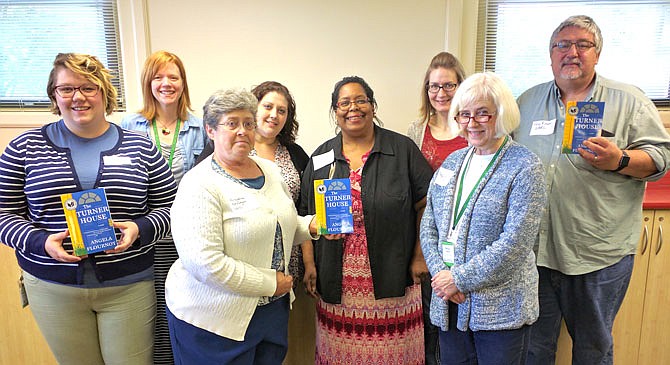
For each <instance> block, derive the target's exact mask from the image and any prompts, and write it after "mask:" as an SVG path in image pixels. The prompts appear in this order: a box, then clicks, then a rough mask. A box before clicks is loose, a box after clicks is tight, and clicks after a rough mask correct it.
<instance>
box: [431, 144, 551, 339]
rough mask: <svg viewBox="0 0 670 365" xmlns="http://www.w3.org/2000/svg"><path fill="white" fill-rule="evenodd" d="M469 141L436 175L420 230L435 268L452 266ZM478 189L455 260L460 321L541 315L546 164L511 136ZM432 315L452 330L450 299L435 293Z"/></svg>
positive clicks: (484, 324) (519, 322)
mask: <svg viewBox="0 0 670 365" xmlns="http://www.w3.org/2000/svg"><path fill="white" fill-rule="evenodd" d="M470 149H471V147H468V148H464V149H461V150H458V151H456V152H454V153H453V154H451V155H450V156H449V157H447V159H446V160H445V161H444V162H443V163H442V166H441V167H440V169H438V170H437V171H436V173H435V175H434V176H433V179H432V181H431V183H430V188H429V190H428V195H427V205H426V210H425V212H424V214H423V218H422V220H421V232H420V237H421V248H422V250H423V254H424V257H425V259H426V263H427V264H428V269H429V270H430V273H431V275H433V276H435V275H436V274H437V273H438V272H439V271H441V270H447V267H446V265H445V264H444V261H443V259H442V251H441V247H440V245H441V242H443V241H446V238H447V236H448V234H449V228H450V227H449V223H450V221H451V215H452V213H453V206H452V204H453V201H454V191H455V188H456V180H457V177H458V174H459V172H460V169H461V166H462V165H463V161H464V159H465V157H466V156H467V153H468V151H469V150H470ZM475 189H476V190H475V192H474V194H473V196H472V199H471V200H470V201H469V202H468V205H467V207H466V210H465V212H464V214H463V217H462V218H461V220H462V222H461V224H462V226H461V230H460V232H459V235H458V241H457V243H456V246H455V260H454V266H453V267H452V268H451V273H452V275H453V277H454V282H455V284H456V286H457V287H458V289H459V290H460V291H461V292H463V293H464V294H465V296H466V300H465V302H463V303H461V304H460V305H459V306H458V328H459V329H460V330H462V331H465V330H467V329H471V330H473V331H479V330H488V331H491V330H507V329H516V328H520V327H521V326H523V325H526V324H532V323H533V322H535V320H537V317H538V315H539V304H538V292H537V286H538V274H537V268H536V266H535V254H534V253H533V246H534V244H535V242H536V237H537V234H538V229H539V226H540V217H541V216H542V211H543V209H544V206H545V202H546V192H545V188H544V172H543V167H542V164H541V162H540V160H539V159H538V157H537V156H535V154H533V153H532V152H531V151H530V150H528V149H527V148H526V147H523V146H521V145H519V144H518V143H516V142H514V141H512V140H511V139H510V140H509V141H508V142H506V143H505V144H504V146H503V147H502V150H501V152H500V156H499V157H498V158H497V160H496V161H495V162H494V164H493V166H492V167H491V169H490V170H489V171H488V172H487V173H486V175H485V176H484V178H483V179H482V181H481V183H480V184H479V186H478V187H476V188H475ZM430 319H431V322H432V323H433V324H434V325H436V326H439V327H440V328H442V330H443V331H446V330H447V327H448V323H449V319H448V306H447V302H445V301H444V300H442V299H441V298H439V297H438V296H436V295H435V294H434V293H433V297H432V301H431V305H430Z"/></svg>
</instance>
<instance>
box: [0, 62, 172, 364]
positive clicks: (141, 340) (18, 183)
mask: <svg viewBox="0 0 670 365" xmlns="http://www.w3.org/2000/svg"><path fill="white" fill-rule="evenodd" d="M110 80H111V75H110V74H109V72H108V71H107V70H106V69H105V68H104V66H103V65H102V63H100V61H99V60H98V59H97V58H96V57H94V56H90V55H83V54H75V53H61V54H59V55H58V56H56V59H55V60H54V64H53V69H52V71H51V74H50V75H49V81H48V83H47V94H48V95H49V98H50V99H51V109H52V111H53V112H54V113H55V114H57V115H60V116H61V119H60V120H59V121H57V122H54V123H50V124H46V125H44V126H43V127H40V128H37V129H33V130H30V131H27V132H25V133H23V134H21V135H20V136H18V137H16V138H15V139H14V140H12V141H11V142H10V143H9V145H8V146H7V148H6V149H5V151H4V153H3V154H2V156H1V157H0V171H2V174H0V242H3V243H4V244H6V245H8V246H10V247H12V248H14V250H15V252H16V257H17V259H18V262H19V266H20V267H21V269H22V270H23V279H24V282H25V289H26V293H27V296H28V301H29V303H30V308H31V311H32V313H33V316H34V317H35V320H36V322H37V324H38V326H39V328H40V330H41V331H42V334H43V335H44V338H45V339H46V340H47V343H48V344H49V347H50V348H51V351H52V352H53V354H54V356H55V357H56V360H57V361H58V363H60V364H74V365H76V364H83V365H84V364H85V365H91V364H101V365H102V364H152V349H153V326H154V317H155V313H156V312H155V309H156V297H155V295H154V282H153V264H154V245H155V244H156V242H157V241H158V240H160V239H162V238H164V237H166V236H167V235H169V232H170V219H169V218H170V217H169V214H170V206H171V205H172V201H173V200H174V196H175V193H176V190H177V187H176V185H175V182H174V179H173V177H172V173H170V169H169V167H168V164H167V163H166V162H165V159H163V158H162V156H161V155H160V153H159V152H158V150H156V148H155V147H154V146H153V145H152V144H151V142H150V141H149V140H147V139H146V138H144V137H143V136H141V135H139V134H138V133H134V132H129V131H126V130H123V129H122V128H120V127H118V126H116V125H115V124H114V123H111V122H109V121H107V120H106V117H105V116H106V115H109V114H111V113H112V112H113V111H114V108H115V106H116V95H117V94H116V90H115V89H114V86H112V83H111V81H110ZM93 188H102V189H104V190H105V194H106V196H107V201H108V203H109V211H110V213H111V216H112V219H113V222H114V228H115V229H116V234H117V246H116V247H114V248H113V249H111V250H107V251H104V252H97V253H92V254H89V255H87V256H82V257H79V256H75V255H73V253H72V243H71V239H70V232H69V231H68V229H67V223H66V219H65V214H64V212H63V207H62V204H61V198H60V196H61V195H62V194H68V193H73V192H78V191H82V190H88V189H93Z"/></svg>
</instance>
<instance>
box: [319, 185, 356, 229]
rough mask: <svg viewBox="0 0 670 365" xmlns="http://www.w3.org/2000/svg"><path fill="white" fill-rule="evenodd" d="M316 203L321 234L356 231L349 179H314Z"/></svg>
mask: <svg viewBox="0 0 670 365" xmlns="http://www.w3.org/2000/svg"><path fill="white" fill-rule="evenodd" d="M314 203H315V206H316V221H317V223H318V232H319V234H337V233H351V232H353V231H354V215H353V213H352V208H351V182H350V181H349V179H323V180H314Z"/></svg>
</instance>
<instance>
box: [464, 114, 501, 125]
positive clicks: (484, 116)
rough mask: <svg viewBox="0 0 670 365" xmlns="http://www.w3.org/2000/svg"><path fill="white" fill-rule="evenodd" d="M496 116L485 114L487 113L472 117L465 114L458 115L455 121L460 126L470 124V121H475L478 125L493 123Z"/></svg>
mask: <svg viewBox="0 0 670 365" xmlns="http://www.w3.org/2000/svg"><path fill="white" fill-rule="evenodd" d="M494 115H495V113H494V114H485V113H478V114H475V115H470V113H463V114H457V115H456V116H455V117H454V120H455V121H456V123H458V124H469V123H470V120H474V121H475V122H477V123H482V124H483V123H488V122H490V121H491V118H493V116H494Z"/></svg>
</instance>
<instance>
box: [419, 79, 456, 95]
mask: <svg viewBox="0 0 670 365" xmlns="http://www.w3.org/2000/svg"><path fill="white" fill-rule="evenodd" d="M457 86H458V84H454V83H453V82H447V83H446V84H442V85H440V84H428V85H426V89H427V90H428V92H429V93H431V94H437V93H438V92H439V91H440V89H442V90H444V91H454V90H456V87H457Z"/></svg>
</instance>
